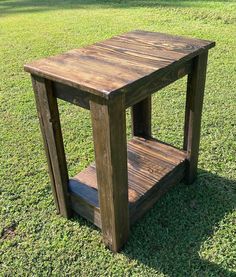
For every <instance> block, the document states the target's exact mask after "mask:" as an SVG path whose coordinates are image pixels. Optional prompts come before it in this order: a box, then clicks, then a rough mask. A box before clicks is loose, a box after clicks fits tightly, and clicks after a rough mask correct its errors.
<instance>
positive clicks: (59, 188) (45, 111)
mask: <svg viewBox="0 0 236 277" xmlns="http://www.w3.org/2000/svg"><path fill="white" fill-rule="evenodd" d="M32 79H33V83H34V89H35V94H36V99H37V106H38V110H39V114H40V122H41V128H42V131H43V139H44V143H45V145H46V154H47V156H48V160H49V161H50V162H49V164H48V165H49V171H50V175H51V180H52V187H53V192H54V196H55V199H56V205H57V207H58V209H59V211H60V214H61V215H63V216H64V217H66V218H69V217H70V216H71V209H70V205H69V197H68V196H69V194H68V188H67V186H68V173H67V165H66V158H65V153H64V146H63V139H62V133H61V126H60V119H59V112H58V106H57V100H56V98H55V97H54V95H53V91H52V85H51V82H50V81H48V80H45V79H42V78H40V77H38V76H32ZM52 176H53V177H52Z"/></svg>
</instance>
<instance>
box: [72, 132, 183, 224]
mask: <svg viewBox="0 0 236 277" xmlns="http://www.w3.org/2000/svg"><path fill="white" fill-rule="evenodd" d="M127 150H128V184H129V187H128V195H129V214H130V222H131V224H132V223H134V222H135V221H136V220H137V219H138V218H139V217H141V216H142V215H143V214H144V213H145V212H146V211H147V210H148V209H150V208H151V207H152V206H153V204H154V203H155V202H156V201H157V200H158V198H159V197H160V196H161V195H163V194H164V193H165V192H166V191H167V190H168V189H169V188H170V187H172V186H173V185H175V184H177V183H179V182H180V181H181V180H182V179H183V177H184V171H185V167H186V162H185V161H186V152H185V151H182V150H179V149H177V148H175V147H173V146H170V145H167V144H164V143H162V142H159V141H157V140H155V139H148V140H147V139H144V138H139V137H135V138H133V139H132V140H130V141H129V142H128V144H127ZM69 191H70V195H71V202H72V208H73V210H74V211H75V212H76V213H78V214H80V215H81V216H83V217H85V218H86V219H88V220H89V221H91V222H92V223H94V224H95V225H97V226H98V227H100V228H101V218H100V209H99V200H98V188H97V178H96V167H95V164H94V163H93V164H91V165H90V166H89V167H87V168H86V169H85V170H83V171H82V172H80V173H79V174H78V175H76V176H75V177H74V178H72V179H70V181H69Z"/></svg>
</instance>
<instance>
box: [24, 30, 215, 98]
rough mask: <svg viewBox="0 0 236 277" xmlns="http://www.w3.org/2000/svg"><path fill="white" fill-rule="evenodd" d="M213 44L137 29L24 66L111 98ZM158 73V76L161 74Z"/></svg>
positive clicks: (51, 78)
mask: <svg viewBox="0 0 236 277" xmlns="http://www.w3.org/2000/svg"><path fill="white" fill-rule="evenodd" d="M214 45H215V43H214V42H212V41H206V40H201V39H192V38H186V37H179V36H173V35H168V34H163V33H157V32H147V31H139V30H136V31H132V32H128V33H126V34H123V35H118V36H114V37H112V38H110V39H108V40H105V41H102V42H98V43H95V44H93V45H90V46H87V47H84V48H79V49H74V50H71V51H68V52H66V53H63V54H61V55H57V56H53V57H48V58H44V59H40V60H37V61H33V62H31V63H29V64H26V65H25V66H24V68H25V70H26V71H27V72H30V73H31V74H34V75H38V76H41V77H43V78H47V79H50V80H53V81H57V82H59V83H63V84H65V85H69V86H72V87H75V88H78V89H80V90H83V91H86V92H89V93H93V94H96V95H99V96H102V97H105V98H108V96H109V95H111V94H112V95H114V93H117V92H125V91H126V89H127V90H128V87H129V86H130V84H133V83H135V82H137V81H138V80H140V79H141V78H145V80H147V81H148V80H149V76H152V75H153V73H154V72H157V73H158V72H160V73H161V72H162V71H163V70H164V69H171V67H172V66H173V67H174V66H175V65H176V64H178V63H183V62H184V61H188V60H190V59H191V58H193V57H195V56H197V55H199V54H201V53H202V52H203V51H206V50H208V49H210V48H212V47H214ZM155 76H156V78H158V74H157V75H155Z"/></svg>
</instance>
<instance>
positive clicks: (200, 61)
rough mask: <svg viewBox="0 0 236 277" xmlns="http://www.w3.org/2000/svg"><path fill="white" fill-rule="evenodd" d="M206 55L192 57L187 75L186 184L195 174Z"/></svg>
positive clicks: (189, 182)
mask: <svg viewBox="0 0 236 277" xmlns="http://www.w3.org/2000/svg"><path fill="white" fill-rule="evenodd" d="M207 56H208V52H205V53H203V54H201V55H199V56H197V57H196V58H195V59H194V65H193V70H192V72H191V73H190V74H189V76H188V83H187V95H186V111H185V127H184V146H183V148H184V150H186V151H187V157H188V158H187V159H188V170H187V171H186V182H187V183H188V184H191V183H192V182H193V181H194V179H195V178H196V175H197V164H198V152H199V144H200V130H201V115H202V106H203V97H204V88H205V80H206V68H207Z"/></svg>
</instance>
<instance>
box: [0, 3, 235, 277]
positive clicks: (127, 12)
mask: <svg viewBox="0 0 236 277" xmlns="http://www.w3.org/2000/svg"><path fill="white" fill-rule="evenodd" d="M235 16H236V3H235V2H234V1H210V0H209V1H207V0H206V1H193V0H192V1H187V0H186V1H167V0H166V1H161V0H159V1H158V0H150V1H148V0H146V1H145V0H143V1H135V0H134V1H132V0H123V1H122V0H117V1H115V0H114V1H110V0H107V1H95V0H94V1H92V0H88V1H85V0H84V1H82V0H78V1H76V0H64V1H61V0H58V1H56V0H50V1H46V0H45V1H43V0H42V1H36V0H35V1H33V0H22V1H21V0H19V1H16V0H12V1H8V0H0V112H1V115H0V232H1V233H0V234H1V237H0V245H1V246H0V276H51V275H52V276H222V277H224V276H236V275H235V274H236V212H235V204H236V192H235V189H236V187H235V185H236V91H235V88H236V20H235ZM132 29H146V30H151V31H160V32H167V33H173V34H179V35H184V36H190V37H198V38H204V39H209V40H214V41H216V44H217V46H216V47H215V48H214V49H213V50H211V51H210V55H209V66H208V76H207V84H206V96H205V103H204V114H203V122H202V139H201V147H200V160H199V175H198V179H197V181H196V182H195V184H194V185H192V186H185V185H184V184H180V185H179V186H176V187H175V188H174V189H173V190H172V191H171V192H170V193H169V194H167V195H166V196H164V197H163V198H162V199H161V200H160V201H159V202H158V203H157V204H156V205H155V206H154V208H153V209H152V210H151V211H150V212H149V213H147V214H146V216H145V217H144V218H143V219H142V220H140V221H139V222H138V223H137V224H136V225H135V226H134V227H132V229H131V235H130V239H129V242H128V243H127V245H126V246H125V248H124V249H123V251H122V252H121V253H119V254H112V253H111V252H110V251H109V250H107V249H106V248H105V247H104V245H103V244H102V242H101V239H102V238H101V233H100V231H99V230H98V229H96V228H95V227H93V226H92V225H91V224H89V223H88V222H86V221H85V220H83V219H82V218H80V217H78V218H74V219H73V220H65V219H63V218H62V217H60V216H58V215H56V209H55V206H54V203H53V198H52V194H51V189H50V186H49V177H48V174H47V167H46V159H45V156H44V152H43V144H42V140H41V134H40V130H39V124H38V119H37V115H36V109H35V103H34V97H33V93H32V88H31V82H30V78H29V76H28V74H26V73H24V71H23V64H24V63H26V62H28V61H31V60H34V59H37V58H40V57H44V56H48V55H54V54H57V53H60V52H63V51H66V50H69V49H72V48H78V47H81V46H84V45H87V44H91V43H93V42H96V41H99V40H103V39H106V38H108V37H110V36H112V35H115V34H119V33H122V32H126V31H129V30H132ZM185 81H186V79H185V78H184V79H182V80H180V81H178V82H176V83H174V84H173V85H171V86H170V87H169V88H167V89H164V90H162V91H160V92H159V93H157V94H155V96H154V97H153V133H154V135H155V136H158V137H159V138H160V139H162V140H165V141H167V142H169V143H172V144H174V145H176V146H179V147H181V145H182V133H183V128H182V125H183V116H184V114H183V108H184V100H185V89H186V87H185ZM59 104H60V113H61V116H62V128H63V132H64V141H65V147H66V153H67V160H68V167H69V172H70V175H72V176H73V175H74V174H75V173H76V172H78V171H79V170H81V169H83V168H84V167H85V166H87V165H88V164H89V163H90V162H91V161H92V160H93V158H94V157H93V144H92V133H91V125H90V123H91V122H90V115H89V113H88V112H87V111H84V110H82V109H80V108H78V107H75V106H72V105H69V104H67V103H65V102H62V101H60V102H59ZM170 111H171V112H170ZM127 125H128V133H129V132H130V117H129V112H127Z"/></svg>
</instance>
